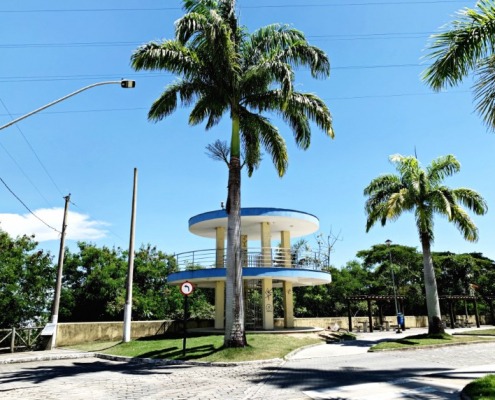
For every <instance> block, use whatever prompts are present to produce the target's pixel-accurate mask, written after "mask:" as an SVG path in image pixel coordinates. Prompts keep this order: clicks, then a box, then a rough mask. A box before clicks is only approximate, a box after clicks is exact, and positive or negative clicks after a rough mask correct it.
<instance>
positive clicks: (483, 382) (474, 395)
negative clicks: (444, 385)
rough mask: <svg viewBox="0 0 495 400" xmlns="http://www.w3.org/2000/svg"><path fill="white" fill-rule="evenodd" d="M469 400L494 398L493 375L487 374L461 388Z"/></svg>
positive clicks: (494, 378)
mask: <svg viewBox="0 0 495 400" xmlns="http://www.w3.org/2000/svg"><path fill="white" fill-rule="evenodd" d="M462 392H463V393H464V394H467V395H468V396H469V397H470V398H471V400H490V399H495V375H487V376H485V377H483V378H479V379H476V380H474V381H472V382H471V383H469V384H468V385H466V387H465V388H464V389H463V390H462Z"/></svg>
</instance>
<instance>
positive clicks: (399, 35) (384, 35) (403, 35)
mask: <svg viewBox="0 0 495 400" xmlns="http://www.w3.org/2000/svg"><path fill="white" fill-rule="evenodd" d="M434 33H435V32H377V33H361V34H359V33H354V34H341V35H330V34H329V35H306V37H307V38H308V39H329V40H364V39H372V40H377V39H378V40H380V39H383V40H386V39H416V38H421V37H424V36H430V35H433V34H434ZM148 41H149V40H148ZM146 42H147V41H146V40H145V41H126V42H122V41H118V42H53V43H50V42H48V43H4V44H0V48H1V49H25V48H47V47H48V48H57V47H63V48H66V47H124V46H139V45H141V44H143V43H146Z"/></svg>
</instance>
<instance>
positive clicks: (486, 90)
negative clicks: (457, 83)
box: [474, 54, 495, 130]
mask: <svg viewBox="0 0 495 400" xmlns="http://www.w3.org/2000/svg"><path fill="white" fill-rule="evenodd" d="M474 100H475V102H476V111H477V112H478V113H479V114H480V115H481V118H482V119H483V121H484V122H485V123H486V125H487V126H488V127H489V128H490V129H492V130H494V129H495V55H493V54H492V55H490V56H489V57H486V58H485V59H483V60H482V61H481V62H480V63H479V68H478V69H477V71H476V84H475V85H474Z"/></svg>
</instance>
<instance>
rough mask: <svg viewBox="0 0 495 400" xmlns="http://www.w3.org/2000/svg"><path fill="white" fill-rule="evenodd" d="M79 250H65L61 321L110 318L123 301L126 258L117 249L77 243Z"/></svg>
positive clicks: (119, 312)
mask: <svg viewBox="0 0 495 400" xmlns="http://www.w3.org/2000/svg"><path fill="white" fill-rule="evenodd" d="M78 247H79V252H78V253H72V252H70V251H68V250H66V255H65V262H64V275H63V281H62V282H63V290H62V296H61V301H60V309H61V311H60V316H61V317H60V318H61V320H62V321H76V322H79V321H114V320H117V319H119V317H120V315H121V314H122V312H123V309H124V304H125V279H126V273H127V264H126V259H125V258H124V257H123V255H122V251H121V249H120V248H108V247H102V248H99V247H97V246H96V245H94V244H91V243H85V242H79V243H78Z"/></svg>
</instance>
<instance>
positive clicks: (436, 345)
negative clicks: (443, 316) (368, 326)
mask: <svg viewBox="0 0 495 400" xmlns="http://www.w3.org/2000/svg"><path fill="white" fill-rule="evenodd" d="M392 341H393V340H392ZM493 342H495V339H492V340H473V341H471V342H459V343H442V344H428V345H423V346H411V347H404V348H397V349H377V350H372V349H371V348H370V349H369V350H368V353H378V352H381V351H411V350H421V349H436V348H439V347H450V346H465V345H469V344H482V343H493Z"/></svg>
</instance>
